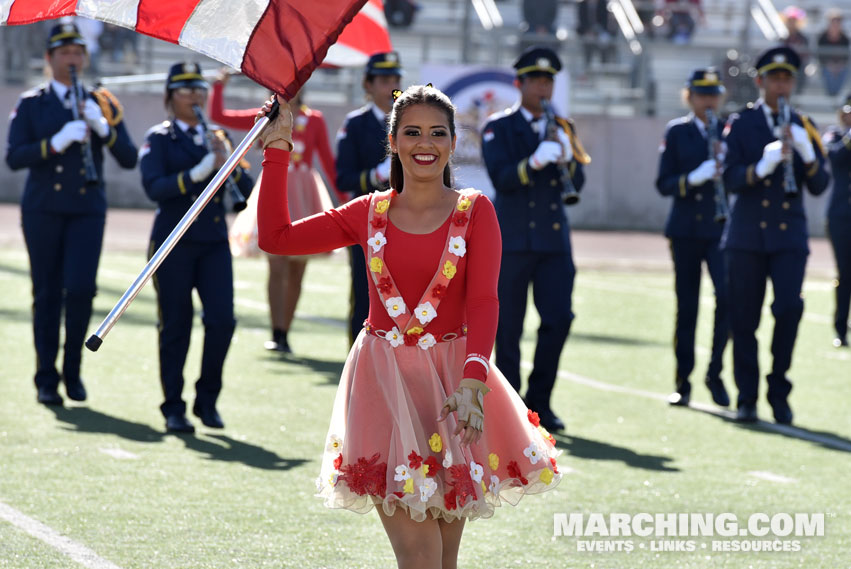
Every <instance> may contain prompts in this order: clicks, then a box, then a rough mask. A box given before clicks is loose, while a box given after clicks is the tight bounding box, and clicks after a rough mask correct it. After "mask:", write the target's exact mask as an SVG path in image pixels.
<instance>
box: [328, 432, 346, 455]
mask: <svg viewBox="0 0 851 569" xmlns="http://www.w3.org/2000/svg"><path fill="white" fill-rule="evenodd" d="M325 450H326V451H328V452H330V453H334V454H338V453H340V452H342V451H343V439H341V438H340V437H338V436H337V435H331V436H329V437H328V444H327V445H325Z"/></svg>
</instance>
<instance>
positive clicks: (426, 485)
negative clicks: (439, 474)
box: [420, 478, 437, 502]
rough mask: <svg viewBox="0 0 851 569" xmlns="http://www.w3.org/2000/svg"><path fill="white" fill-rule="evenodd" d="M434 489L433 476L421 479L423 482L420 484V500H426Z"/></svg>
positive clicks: (435, 487)
mask: <svg viewBox="0 0 851 569" xmlns="http://www.w3.org/2000/svg"><path fill="white" fill-rule="evenodd" d="M436 490H437V482H435V481H434V478H426V479H425V480H423V483H422V484H420V502H428V499H429V498H431V497H432V496H433V495H434V493H435V491H436Z"/></svg>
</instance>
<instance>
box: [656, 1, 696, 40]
mask: <svg viewBox="0 0 851 569" xmlns="http://www.w3.org/2000/svg"><path fill="white" fill-rule="evenodd" d="M662 12H663V17H664V18H665V21H667V22H668V39H669V40H671V41H672V42H673V43H675V44H679V45H682V44H687V43H689V42H691V36H692V35H693V34H694V28H695V27H696V26H697V20H702V19H703V8H702V7H701V5H700V0H665V2H664V6H663V8H662Z"/></svg>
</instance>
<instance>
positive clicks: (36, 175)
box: [6, 84, 136, 214]
mask: <svg viewBox="0 0 851 569" xmlns="http://www.w3.org/2000/svg"><path fill="white" fill-rule="evenodd" d="M86 96H88V97H90V98H92V99H94V100H95V101H97V99H95V98H94V96H93V95H92V94H91V93H90V92H87V94H86ZM109 105H110V107H111V110H112V114H113V116H115V117H120V110H119V109H117V108H115V106H114V105H113V104H112V103H109ZM104 114H105V115H106V114H108V113H104ZM71 120H73V115H72V113H71V109H66V108H65V105H64V104H63V103H62V101H60V100H59V97H58V96H57V95H56V94H55V93H54V92H53V89H51V88H50V85H49V84H47V85H42V86H40V87H36V88H34V89H31V90H29V91H27V92H25V93H24V94H22V95H21V97H20V98H19V99H18V102H17V104H16V105H15V109H14V110H13V111H12V114H11V123H10V124H9V139H8V142H9V144H8V147H7V149H6V163H7V164H8V165H9V168H11V169H12V170H19V169H21V168H29V169H30V173H29V175H28V176H27V182H26V185H25V186H24V195H23V198H22V200H21V211H22V212H23V213H31V212H42V213H60V214H105V213H106V191H105V190H104V184H103V155H104V148H108V149H109V151H110V152H111V153H112V155H113V156H114V157H115V159H116V160H117V161H118V164H119V165H121V167H122V168H133V167H135V166H136V147H135V146H134V145H133V142H132V141H131V140H130V136H129V135H128V134H127V129H126V128H125V126H124V122H123V121H120V122H118V123H117V124H115V125H112V126H110V128H109V134H108V135H107V136H106V137H105V138H101V137H100V136H98V135H97V134H95V133H91V136H90V137H89V140H90V144H91V148H92V157H93V159H94V163H95V168H96V169H97V172H98V181H99V183H98V185H97V186H94V187H87V186H86V183H85V177H84V173H85V170H84V169H83V153H82V148H83V147H82V146H81V145H80V144H79V143H77V142H74V143H73V144H71V145H70V146H68V148H66V149H65V151H64V152H61V153H55V152H53V149H52V148H51V146H50V138H51V137H52V136H53V135H54V134H56V133H57V132H59V131H60V130H61V129H62V127H63V126H64V125H65V123H67V122H68V121H71Z"/></svg>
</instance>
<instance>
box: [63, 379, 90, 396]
mask: <svg viewBox="0 0 851 569" xmlns="http://www.w3.org/2000/svg"><path fill="white" fill-rule="evenodd" d="M64 381H65V394H66V395H68V399H73V400H74V401H85V400H86V387H85V386H84V385H83V380H82V379H80V378H79V377H78V378H77V379H76V380H73V379H70V380H69V379H65V380H64Z"/></svg>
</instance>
